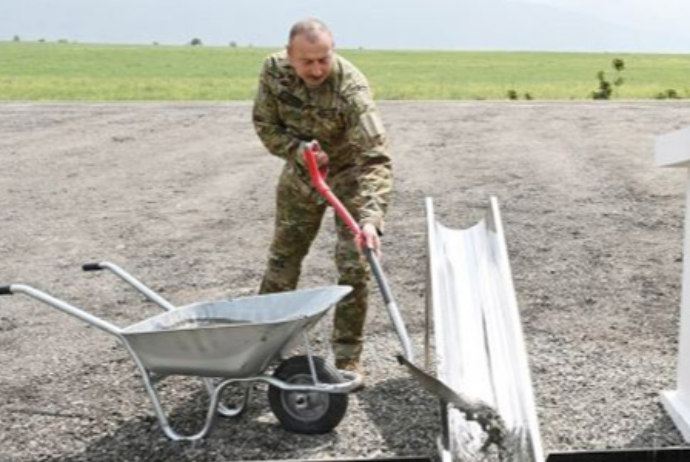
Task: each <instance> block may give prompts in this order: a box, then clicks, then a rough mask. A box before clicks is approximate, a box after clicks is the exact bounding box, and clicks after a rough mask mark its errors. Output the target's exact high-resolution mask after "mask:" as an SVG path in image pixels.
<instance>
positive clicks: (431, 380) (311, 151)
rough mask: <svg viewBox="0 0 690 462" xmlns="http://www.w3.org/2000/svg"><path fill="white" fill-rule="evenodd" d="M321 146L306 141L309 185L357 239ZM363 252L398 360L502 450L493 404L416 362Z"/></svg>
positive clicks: (368, 253) (372, 260)
mask: <svg viewBox="0 0 690 462" xmlns="http://www.w3.org/2000/svg"><path fill="white" fill-rule="evenodd" d="M320 150H321V147H320V146H319V143H318V142H317V141H312V142H310V143H308V144H306V146H305V147H304V152H303V155H304V160H305V163H306V165H307V168H308V169H309V175H310V177H311V181H312V185H313V186H314V188H316V190H317V192H318V193H319V194H320V195H321V196H322V197H323V198H324V199H325V200H326V201H327V202H328V203H329V204H330V205H331V206H332V207H333V210H334V211H335V213H336V215H338V217H340V219H341V220H342V221H343V222H344V223H345V225H346V226H347V227H348V228H349V229H350V230H351V231H352V233H353V234H354V238H355V241H356V242H358V243H359V242H360V241H361V240H362V239H363V237H362V230H361V229H360V227H359V224H358V223H357V222H356V221H355V220H354V219H353V218H352V215H351V214H350V212H349V211H348V210H347V209H346V208H345V206H344V205H343V204H342V202H340V200H339V199H338V198H337V197H336V196H335V194H334V193H333V191H331V188H330V187H329V186H328V185H327V184H326V177H327V176H328V167H326V166H324V167H319V166H318V163H317V160H316V154H317V152H319V151H320ZM362 252H363V254H364V256H365V257H366V259H367V261H368V262H369V265H370V266H371V271H372V273H373V275H374V279H376V283H377V285H378V287H379V291H380V292H381V296H382V297H383V301H384V303H385V305H386V309H387V310H388V314H389V315H390V319H391V322H392V324H393V326H394V327H395V330H396V332H397V334H398V338H399V339H400V344H401V347H402V351H403V354H402V355H397V356H396V358H397V360H398V362H399V363H400V364H402V365H404V366H405V367H406V368H407V370H408V371H409V373H410V375H411V376H412V377H414V378H415V380H417V382H418V383H419V384H420V385H421V386H422V387H423V388H424V389H425V390H427V391H428V392H429V393H431V394H433V395H434V396H436V397H438V398H439V399H440V400H441V401H442V402H443V403H446V404H450V405H452V406H454V407H456V408H457V409H458V410H460V411H461V412H462V413H464V414H465V417H466V418H467V419H468V420H473V421H476V422H477V423H478V424H479V425H480V426H481V427H482V429H483V430H484V432H486V434H487V436H488V437H487V441H486V443H485V446H488V445H489V444H492V443H493V444H496V445H497V446H498V448H499V450H505V448H504V439H505V434H506V431H505V424H504V423H503V420H502V419H501V417H500V415H499V414H498V413H497V412H496V410H495V409H494V408H493V407H492V406H490V405H489V404H487V403H486V402H484V401H482V400H480V399H477V398H474V397H471V396H467V395H464V394H462V393H457V392H456V391H455V390H453V389H452V388H450V387H449V386H448V385H446V384H445V383H443V382H442V381H441V380H439V379H437V378H436V377H433V376H431V375H429V374H428V373H427V372H425V371H424V370H423V369H422V368H421V367H419V366H417V365H415V361H414V354H413V352H412V345H411V343H410V337H409V335H408V334H407V328H406V327H405V323H404V322H403V319H402V316H401V315H400V310H399V309H398V305H397V303H396V302H395V300H394V299H393V294H392V292H391V289H390V286H389V285H388V281H387V280H386V276H385V274H384V273H383V269H382V267H381V263H380V262H379V259H378V257H377V256H376V253H375V252H374V250H373V249H371V248H370V247H369V246H368V245H366V242H365V244H364V245H363V250H362Z"/></svg>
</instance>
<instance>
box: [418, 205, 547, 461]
mask: <svg viewBox="0 0 690 462" xmlns="http://www.w3.org/2000/svg"><path fill="white" fill-rule="evenodd" d="M426 209H427V232H428V247H429V248H428V253H429V255H428V257H429V268H428V269H429V272H428V281H427V295H428V297H429V298H428V301H429V310H430V311H431V314H432V315H433V325H434V340H435V353H436V356H435V360H436V367H437V372H438V378H439V379H440V380H442V381H443V382H445V383H446V384H447V385H448V386H450V387H451V388H452V389H453V390H454V391H455V392H457V393H459V394H463V395H465V396H470V397H473V398H475V399H477V400H478V401H482V402H484V403H486V404H488V405H489V406H491V407H492V408H493V409H494V410H495V411H497V412H498V414H499V415H500V416H501V418H502V420H503V423H504V425H505V437H504V441H503V448H504V450H505V451H506V452H507V453H508V456H509V460H510V461H513V462H541V461H543V460H544V456H543V450H542V443H541V437H540V435H539V426H538V423H537V416H536V410H535V405H534V394H533V391H532V384H531V380H530V374H529V368H528V364H527V353H526V349H525V343H524V339H523V335H522V328H521V325H520V316H519V312H518V307H517V302H516V298H515V291H514V288H513V281H512V275H511V270H510V264H509V261H508V253H507V250H506V244H505V239H504V235H503V228H502V224H501V218H500V213H499V210H498V202H497V200H496V199H495V198H492V199H491V202H490V206H489V207H488V209H487V212H486V215H485V217H484V218H483V219H482V220H481V221H479V222H478V223H477V224H475V225H474V226H472V227H470V228H468V229H461V230H457V229H450V228H447V227H445V226H443V225H442V224H441V223H439V222H438V221H437V220H436V218H435V216H434V206H433V201H432V199H427V202H426ZM444 430H445V435H444V437H443V438H442V444H441V446H442V447H441V454H442V458H443V460H448V461H450V460H454V461H455V460H473V459H475V457H476V456H477V455H478V452H479V451H481V450H482V449H483V448H482V446H483V444H484V443H485V442H486V441H485V435H483V432H482V430H481V428H480V427H479V425H478V424H477V423H476V422H473V421H471V420H468V419H466V415H465V414H464V413H462V412H461V411H460V410H458V409H455V408H452V407H450V406H446V407H445V409H444Z"/></svg>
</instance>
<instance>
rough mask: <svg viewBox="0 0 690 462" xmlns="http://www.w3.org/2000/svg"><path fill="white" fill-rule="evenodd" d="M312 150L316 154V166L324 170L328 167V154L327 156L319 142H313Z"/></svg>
mask: <svg viewBox="0 0 690 462" xmlns="http://www.w3.org/2000/svg"><path fill="white" fill-rule="evenodd" d="M311 147H312V150H313V151H314V154H316V165H318V166H319V168H323V167H325V166H327V165H328V154H326V153H325V152H324V151H323V150H322V149H321V145H320V144H319V142H318V141H316V140H314V141H312V142H311Z"/></svg>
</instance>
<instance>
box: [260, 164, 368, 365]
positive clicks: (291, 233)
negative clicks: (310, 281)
mask: <svg viewBox="0 0 690 462" xmlns="http://www.w3.org/2000/svg"><path fill="white" fill-rule="evenodd" d="M340 180H341V181H338V182H335V183H334V184H332V185H331V188H332V189H333V192H334V193H335V195H336V196H337V197H338V198H339V199H340V200H341V201H342V202H343V204H344V205H345V207H347V209H348V210H349V211H350V213H352V216H353V218H354V219H355V220H356V221H359V217H358V213H357V211H358V206H357V205H358V204H356V203H353V199H352V197H354V196H356V194H355V192H356V191H353V190H352V187H353V185H357V180H356V178H352V179H349V181H348V178H347V177H345V178H341V179H340ZM326 207H327V205H326V203H325V201H324V200H323V199H322V198H321V197H319V196H318V193H317V192H316V191H315V190H314V189H313V187H312V186H311V185H308V184H306V183H305V182H304V181H303V180H302V179H300V178H298V177H297V176H296V175H295V174H294V173H293V172H292V171H291V170H290V169H289V168H285V169H284V170H283V173H282V175H281V177H280V181H279V183H278V188H277V212H276V221H275V234H274V236H273V242H272V243H271V248H270V251H269V256H268V264H267V267H266V272H265V273H264V278H263V281H262V283H261V289H260V293H262V294H265V293H273V292H285V291H290V290H294V289H295V288H296V287H297V282H298V280H299V276H300V273H301V270H302V261H303V260H304V257H306V255H307V253H308V252H309V247H310V246H311V244H312V242H313V241H314V238H315V237H316V235H317V233H318V231H319V228H320V226H321V222H322V219H323V215H324V213H325V211H326ZM335 221H336V228H337V234H338V240H337V244H336V248H335V264H336V267H337V269H338V273H339V279H338V284H341V285H348V286H351V287H352V288H353V291H352V292H350V294H348V296H347V297H345V298H344V299H343V300H342V301H341V302H340V303H339V304H338V305H337V307H336V310H335V318H334V326H333V352H334V353H335V357H336V360H355V361H357V360H359V357H360V355H361V352H362V338H363V330H364V321H365V318H366V314H367V307H368V301H367V299H368V295H369V267H368V265H367V263H366V260H365V259H364V257H362V256H361V255H360V253H359V251H358V249H357V245H356V244H355V242H354V236H353V234H352V232H351V231H350V230H349V229H348V228H347V227H346V226H345V224H344V223H343V222H342V221H341V220H340V219H338V218H336V220H335Z"/></svg>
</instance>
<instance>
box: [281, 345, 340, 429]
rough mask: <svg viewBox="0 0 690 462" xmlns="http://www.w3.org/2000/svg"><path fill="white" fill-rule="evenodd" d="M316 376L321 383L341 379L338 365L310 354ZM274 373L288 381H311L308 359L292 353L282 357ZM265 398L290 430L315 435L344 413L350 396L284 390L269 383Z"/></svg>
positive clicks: (334, 422)
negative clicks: (266, 397) (336, 366)
mask: <svg viewBox="0 0 690 462" xmlns="http://www.w3.org/2000/svg"><path fill="white" fill-rule="evenodd" d="M312 359H313V360H314V368H315V369H316V376H317V377H318V378H319V381H320V382H322V383H341V382H343V381H344V380H343V377H342V376H341V375H340V373H339V372H338V370H337V369H335V368H334V367H333V366H331V365H330V364H328V363H326V361H324V360H323V359H322V358H319V357H316V356H312ZM273 376H274V377H275V378H277V379H280V380H282V381H283V382H287V383H293V384H294V383H304V384H312V383H313V380H312V376H311V369H310V368H309V359H308V358H307V357H306V356H294V357H292V358H288V359H286V360H285V361H283V362H282V363H281V364H280V366H278V368H277V369H276V370H275V372H274V373H273ZM268 402H269V404H270V405H271V410H272V411H273V414H275V416H276V417H277V418H278V420H279V421H280V423H281V424H282V425H283V427H284V428H285V429H286V430H288V431H291V432H293V433H302V434H307V435H316V434H322V433H328V432H330V431H331V430H333V429H334V428H335V427H337V426H338V424H339V423H340V421H342V420H343V417H345V413H346V412H347V405H348V402H349V397H348V395H347V393H325V392H321V393H320V392H312V393H307V392H295V391H285V390H281V389H280V388H278V387H275V386H273V385H271V386H270V387H269V388H268Z"/></svg>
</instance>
